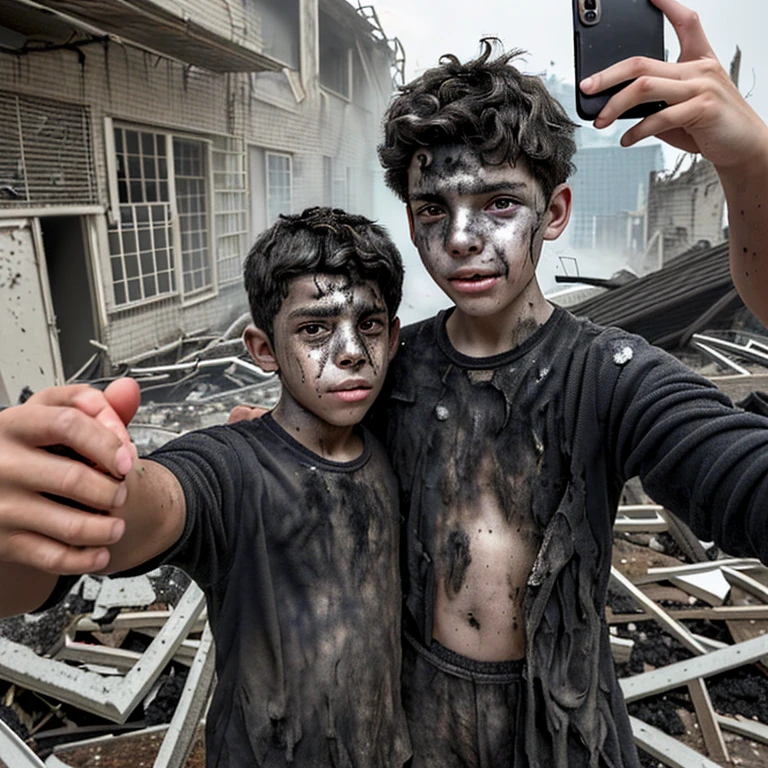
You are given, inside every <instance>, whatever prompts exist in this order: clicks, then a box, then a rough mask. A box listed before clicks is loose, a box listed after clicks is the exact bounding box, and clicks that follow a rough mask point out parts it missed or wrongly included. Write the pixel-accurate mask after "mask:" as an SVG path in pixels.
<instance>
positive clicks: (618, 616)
mask: <svg viewBox="0 0 768 768" xmlns="http://www.w3.org/2000/svg"><path fill="white" fill-rule="evenodd" d="M666 614H667V616H669V617H670V618H672V619H675V620H676V621H684V620H686V619H690V620H694V619H707V620H709V621H729V620H732V619H752V620H760V619H768V606H766V605H718V606H715V607H713V608H673V609H670V610H669V611H666ZM605 617H606V620H607V622H608V623H609V624H626V623H628V622H630V621H648V620H649V619H651V618H652V617H651V616H650V614H649V613H648V612H647V611H644V612H642V613H613V612H612V611H610V609H606V612H605Z"/></svg>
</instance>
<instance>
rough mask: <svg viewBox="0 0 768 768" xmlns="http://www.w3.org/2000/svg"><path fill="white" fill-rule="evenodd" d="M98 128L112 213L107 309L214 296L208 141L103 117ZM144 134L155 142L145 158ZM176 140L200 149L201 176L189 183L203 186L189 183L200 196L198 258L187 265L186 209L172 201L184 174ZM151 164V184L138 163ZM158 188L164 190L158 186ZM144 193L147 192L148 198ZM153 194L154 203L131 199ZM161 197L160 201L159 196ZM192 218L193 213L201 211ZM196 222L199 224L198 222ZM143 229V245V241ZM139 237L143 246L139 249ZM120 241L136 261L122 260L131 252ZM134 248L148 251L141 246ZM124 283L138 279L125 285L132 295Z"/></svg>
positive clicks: (143, 166) (187, 301) (189, 258)
mask: <svg viewBox="0 0 768 768" xmlns="http://www.w3.org/2000/svg"><path fill="white" fill-rule="evenodd" d="M104 124H105V135H106V136H107V137H108V139H107V141H106V142H105V145H106V146H105V148H106V153H107V175H108V183H109V192H110V198H111V203H112V205H111V214H112V215H111V217H110V221H109V224H108V228H107V229H108V242H109V255H110V266H111V270H112V271H111V275H110V283H111V286H112V295H111V299H112V306H111V310H113V311H119V310H123V309H132V308H134V307H137V306H141V305H145V304H149V303H152V302H155V301H157V300H163V299H167V298H169V297H174V296H178V297H180V298H181V300H182V302H183V303H184V304H185V305H188V304H190V303H195V302H197V301H203V300H208V299H210V298H212V297H213V296H215V295H216V294H217V292H218V280H217V273H218V270H217V269H214V252H215V250H214V247H213V239H214V226H213V225H212V224H215V221H212V220H213V219H215V210H213V208H214V203H213V198H214V191H213V184H212V176H213V170H212V169H213V160H212V148H211V145H212V141H211V138H210V137H208V136H200V135H195V134H190V133H185V132H181V131H172V130H168V129H167V128H165V127H162V126H153V125H144V124H141V125H140V124H135V123H130V122H123V121H114V120H112V119H111V118H105V121H104ZM118 132H120V133H118ZM130 132H135V133H136V134H138V136H137V139H136V147H137V149H138V152H137V153H133V152H131V153H129V152H127V151H126V150H127V149H128V146H127V142H128V134H129V133H130ZM148 135H153V136H154V137H155V139H154V152H155V153H154V154H153V155H147V156H146V157H145V143H144V142H145V139H144V136H148ZM118 136H119V138H118ZM146 141H148V140H146ZM161 141H162V149H161V146H160V145H161ZM123 142H125V144H124V143H123ZM175 142H178V143H179V144H181V143H182V142H183V143H186V144H189V145H195V146H198V147H199V148H200V164H201V165H202V168H201V169H200V170H201V173H199V174H198V175H197V176H195V177H194V178H195V181H197V182H202V186H201V185H200V183H198V184H196V185H194V186H195V187H196V190H195V191H196V193H197V194H198V197H199V194H201V193H202V194H203V195H204V198H203V199H204V219H205V221H204V226H203V227H198V228H197V230H198V231H197V235H198V238H197V247H196V249H195V250H196V251H197V252H198V253H199V254H200V258H199V259H198V260H197V262H196V261H195V260H194V254H192V251H191V249H190V248H186V247H185V245H186V244H190V245H191V243H187V241H186V238H185V237H184V235H185V234H187V233H185V232H184V231H183V227H184V221H185V217H186V216H187V215H189V214H190V212H189V211H186V210H181V211H180V210H179V208H180V207H182V208H184V205H183V204H182V205H181V206H180V204H179V203H180V200H179V195H178V192H179V190H178V186H177V176H179V180H182V179H184V178H187V177H185V176H181V175H179V174H177V173H176V163H177V158H176V157H175V150H174V146H175ZM152 160H154V168H155V170H156V174H157V178H156V179H153V178H151V175H150V176H147V175H146V174H145V171H146V167H147V166H146V163H145V161H150V163H151V162H152ZM121 161H122V166H121V165H120V163H121ZM131 161H132V162H131ZM163 168H164V171H163ZM121 171H122V172H121ZM163 173H165V175H163ZM122 177H124V178H125V182H124V183H125V186H123V185H122V184H121V182H123V178H122ZM189 178H191V177H189ZM153 181H156V182H157V187H155V188H153V187H152V186H151V183H152V182H153ZM148 182H149V183H150V185H149V186H148ZM164 184H165V185H166V186H163V185H164ZM150 190H152V192H151V194H150V193H149V191H150ZM153 195H154V196H155V197H157V198H158V199H157V200H146V199H142V200H138V199H137V200H136V201H134V200H133V199H132V198H133V197H134V196H136V197H137V198H139V197H141V198H147V197H151V196H153ZM163 195H164V196H165V198H167V199H159V198H162V197H163ZM139 207H146V211H145V210H141V211H139V210H138V208H139ZM192 213H195V214H197V215H198V216H199V214H200V211H194V212H192ZM195 223H197V224H200V223H201V222H200V220H197V221H196V222H195ZM141 224H145V225H150V226H149V227H146V226H145V227H143V228H142V227H140V226H139V225H141ZM147 231H148V232H149V241H147V235H146V232H147ZM161 232H162V233H163V234H164V238H163V239H164V242H165V245H164V244H163V243H162V242H161V243H159V244H158V243H157V237H158V235H159V234H160V233H161ZM141 233H145V234H141ZM201 237H202V239H201ZM141 240H143V241H144V242H143V244H142V243H141ZM126 244H127V245H128V246H131V247H132V246H133V245H135V248H136V250H135V256H136V260H135V263H134V262H133V260H131V261H126V256H133V255H134V251H132V250H131V249H130V247H129V248H128V249H126V247H125V246H126ZM141 245H145V246H148V247H146V248H142V247H140V246H141ZM165 251H168V259H167V260H166V258H165V256H164V252H165ZM195 275H202V276H203V280H198V281H197V282H198V284H197V285H195V284H194V283H195V280H194V276H195ZM190 276H192V277H190ZM129 280H131V281H138V282H137V283H134V286H133V287H132V290H133V293H131V286H130V285H129ZM121 283H122V286H121V285H120V284H121ZM148 288H149V290H147V289H148ZM153 288H154V291H153V290H152V289H153Z"/></svg>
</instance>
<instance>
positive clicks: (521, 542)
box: [379, 0, 768, 768]
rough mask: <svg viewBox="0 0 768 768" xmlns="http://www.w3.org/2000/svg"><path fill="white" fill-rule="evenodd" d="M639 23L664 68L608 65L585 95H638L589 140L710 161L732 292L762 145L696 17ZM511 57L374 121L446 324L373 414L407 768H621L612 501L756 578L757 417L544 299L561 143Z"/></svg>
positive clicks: (549, 108)
mask: <svg viewBox="0 0 768 768" xmlns="http://www.w3.org/2000/svg"><path fill="white" fill-rule="evenodd" d="M654 1H655V2H656V4H657V5H658V6H659V7H660V8H661V9H662V10H663V11H664V12H665V13H666V14H667V16H668V17H669V19H670V20H671V21H672V23H673V24H674V26H675V28H676V29H677V31H678V35H679V36H680V40H681V47H682V57H681V62H679V63H676V64H670V63H666V62H653V61H649V60H645V59H636V60H631V61H628V62H622V63H621V64H618V65H616V66H615V67H614V68H612V69H611V70H606V71H605V72H603V73H602V74H601V75H598V76H596V78H595V80H594V81H593V82H590V83H584V84H582V87H583V88H584V89H585V90H590V92H595V91H598V90H601V89H602V88H604V87H610V86H612V85H616V84H618V83H621V82H625V81H628V80H632V79H633V78H636V79H635V80H634V83H633V84H632V85H630V86H628V87H627V88H626V89H624V90H623V91H621V92H620V93H619V94H618V95H616V96H614V97H613V99H612V100H611V101H610V102H609V104H608V105H607V106H606V107H605V109H604V111H603V113H602V114H601V116H600V117H599V118H598V120H597V125H598V126H604V125H607V124H610V123H611V122H612V121H613V120H615V119H616V118H617V117H618V116H619V115H620V114H622V113H623V112H624V111H626V110H627V109H628V108H629V107H630V106H633V105H635V104H637V103H639V102H641V101H665V102H666V103H667V104H668V106H667V107H666V108H665V109H664V110H662V111H661V112H659V113H658V114H656V115H653V116H651V117H648V118H646V119H645V120H643V121H642V122H640V123H639V124H638V125H636V126H635V127H633V128H632V129H630V131H629V132H628V133H627V134H626V135H625V137H624V143H626V144H630V143H634V142H635V141H637V140H639V139H640V138H643V137H645V136H648V135H652V134H656V135H659V136H661V137H662V138H663V139H665V140H667V141H669V142H671V143H674V144H676V145H677V146H683V147H686V148H689V149H693V148H698V149H700V150H701V151H702V152H703V153H704V154H705V155H706V156H707V157H709V158H710V159H711V160H712V162H713V163H715V165H716V167H717V169H718V172H719V173H720V177H721V179H722V182H723V185H724V187H725V191H726V195H727V199H728V203H729V211H730V220H731V253H732V264H733V266H734V270H736V271H738V270H739V269H740V265H741V263H742V259H743V254H744V253H745V252H747V250H748V251H749V253H750V254H752V253H754V254H755V256H754V257H753V258H761V257H762V258H763V259H764V258H765V251H766V249H765V244H764V239H765V238H764V235H763V233H764V232H765V226H766V221H767V219H766V214H765V213H764V212H763V210H762V208H765V207H766V206H768V194H766V184H765V179H766V178H768V129H766V126H765V125H764V124H763V123H762V121H760V120H759V118H757V116H756V115H755V114H754V113H753V112H752V111H751V110H750V109H749V107H747V105H746V104H745V102H744V100H743V99H742V98H741V96H740V95H739V94H738V92H737V91H736V89H735V88H734V87H733V85H732V84H731V83H730V81H729V80H728V77H727V75H725V73H724V72H723V71H722V68H721V67H719V65H718V64H717V62H716V60H715V59H714V56H713V54H712V52H711V50H710V49H709V46H708V44H707V41H706V38H705V37H704V34H703V32H702V30H701V27H700V26H699V24H698V20H697V19H696V17H695V15H693V14H691V13H690V12H689V11H688V10H687V9H685V8H683V7H682V6H680V5H679V4H678V3H676V2H674V0H654ZM515 55H516V54H515V53H510V54H506V55H501V56H499V57H498V58H492V50H491V45H490V43H488V42H486V43H485V48H484V51H483V53H482V55H481V56H480V57H479V58H477V59H475V60H473V61H469V62H467V63H461V62H460V61H459V60H458V59H456V58H455V57H453V56H446V57H443V59H442V60H441V63H440V66H438V67H436V68H434V69H430V70H428V71H426V72H425V73H424V74H423V75H421V76H420V77H419V78H417V79H416V80H415V81H414V82H412V83H410V84H409V85H406V86H405V87H404V88H402V89H401V91H400V93H399V94H398V95H397V97H396V98H395V99H394V101H393V103H392V104H391V106H390V108H389V110H388V112H387V114H386V117H385V140H384V143H383V144H382V145H381V147H380V149H379V156H380V160H381V163H382V165H383V167H384V169H385V171H386V180H387V182H388V184H389V186H390V187H391V189H392V190H393V191H394V192H395V193H396V194H397V195H398V196H399V197H400V199H401V200H402V201H403V202H404V203H405V206H406V212H407V216H408V221H409V225H410V231H411V237H412V240H413V242H414V244H415V246H416V248H417V249H418V251H419V254H420V256H421V259H422V261H423V263H424V265H425V267H426V269H427V271H428V272H429V274H430V275H431V277H432V278H433V280H434V281H435V282H436V283H437V285H438V286H439V287H440V288H441V289H442V290H443V291H444V292H445V293H446V294H447V296H448V297H449V298H450V299H451V301H452V303H453V305H454V306H453V307H452V308H451V309H449V310H447V311H444V312H441V313H440V314H438V315H437V316H436V317H434V318H431V319H429V320H426V321H423V322H420V323H417V324H416V325H414V326H411V327H408V328H405V329H404V330H403V332H402V334H401V344H400V350H399V352H398V355H397V357H396V358H395V360H394V362H393V365H392V367H391V369H390V377H391V382H390V387H389V389H388V391H387V394H386V400H385V402H384V403H383V404H382V411H383V412H384V413H383V417H384V422H383V427H382V430H383V431H386V436H387V437H386V441H387V445H388V447H389V451H390V456H391V459H392V462H393V466H394V468H395V472H396V474H397V476H398V479H399V481H400V485H401V496H402V513H403V515H404V518H405V537H404V542H405V561H406V566H405V573H404V589H405V615H404V620H403V624H404V637H405V643H404V659H403V678H402V680H403V696H404V706H405V709H406V713H407V715H408V720H409V727H410V731H411V737H412V743H413V749H414V760H413V767H414V768H468V767H471V768H475V767H476V766H477V767H483V768H486V767H487V768H491V767H494V768H496V767H497V766H515V768H520V767H521V766H522V767H524V768H528V767H530V768H533V767H534V766H536V767H537V768H540V767H545V766H546V768H581V767H582V766H583V767H584V768H586V767H587V766H613V767H614V768H617V767H619V766H637V765H638V758H637V754H636V750H635V747H634V745H633V742H632V734H631V728H630V723H629V719H628V716H627V711H626V707H625V705H624V701H623V697H622V695H621V690H620V688H619V685H618V681H617V679H616V674H615V671H614V668H613V664H612V661H611V652H610V646H609V636H608V631H607V625H606V622H605V618H604V608H605V603H606V595H607V589H608V582H609V576H610V564H611V546H612V524H613V520H614V517H615V514H616V508H617V504H618V501H619V495H620V492H621V489H622V485H623V483H624V481H625V480H626V479H628V478H630V477H633V476H635V475H639V476H640V477H641V478H642V480H643V482H644V484H645V487H646V489H647V491H648V492H649V493H650V495H651V496H652V497H653V498H654V499H655V500H656V501H657V502H659V503H660V504H664V505H665V506H666V507H667V508H669V509H671V510H673V511H675V512H677V513H678V514H679V515H681V516H682V517H683V518H684V519H685V520H687V521H688V523H689V524H690V525H691V526H692V528H693V529H694V531H696V532H697V533H698V534H699V535H700V536H701V537H702V538H706V539H715V540H716V541H717V542H718V543H719V544H720V545H721V546H722V547H723V548H724V549H725V550H726V551H728V552H730V553H733V554H743V555H757V556H760V557H761V558H762V559H763V560H766V561H768V539H767V538H766V537H765V530H766V525H767V521H768V517H767V515H766V506H767V505H768V421H766V420H764V419H761V418H759V417H757V416H752V415H748V414H746V413H744V412H743V411H741V410H739V409H735V408H734V407H733V406H732V404H731V403H730V402H729V401H728V399H727V398H726V397H725V396H724V395H723V394H722V393H720V392H719V391H718V390H717V389H715V388H714V387H713V386H712V385H711V384H710V383H708V382H707V381H706V380H704V379H702V378H700V377H698V376H696V375H694V374H693V373H692V372H691V371H690V370H689V369H688V368H687V367H685V366H684V365H682V364H681V363H679V362H678V361H677V360H675V359H674V358H672V357H671V356H669V355H667V354H666V353H664V352H663V351H661V350H659V349H657V348H654V347H652V346H650V345H649V344H647V343H646V342H645V341H644V340H643V339H641V338H639V337H636V336H633V335H631V334H628V333H625V332H624V331H621V330H618V329H604V328H600V327H597V326H595V325H594V324H592V323H590V322H588V321H586V320H583V319H578V318H576V317H574V316H573V315H571V314H569V313H568V312H567V311H564V310H563V309H560V308H557V307H553V306H552V305H551V304H550V303H549V302H548V301H547V300H546V299H545V298H544V296H543V293H542V291H541V288H540V286H539V284H538V282H537V278H536V267H537V264H538V261H539V257H540V255H541V250H542V245H543V242H544V241H545V240H554V239H555V238H557V237H558V236H559V235H560V234H561V233H562V232H563V230H564V229H565V227H566V225H567V223H568V218H569V214H570V209H571V190H570V188H569V187H568V185H567V179H568V176H569V175H570V173H571V172H572V170H573V165H572V162H571V161H572V157H573V154H574V151H575V144H574V141H573V132H574V125H573V124H572V122H571V120H570V119H569V118H568V117H567V115H566V113H565V111H564V110H563V109H562V107H561V106H560V105H559V104H558V103H557V102H556V101H555V100H554V99H553V98H552V97H551V96H550V94H549V93H548V92H547V90H546V88H545V87H544V84H543V83H542V81H541V80H540V79H539V78H537V77H531V76H527V75H524V74H522V73H521V72H519V71H518V70H517V69H516V68H515V67H514V66H513V65H512V63H511V62H512V60H513V59H514V57H515ZM753 271H754V270H753ZM742 288H743V286H742ZM742 293H744V294H745V295H748V294H749V291H748V290H744V289H743V290H742ZM752 295H756V294H752ZM765 295H766V294H763V298H762V299H757V300H756V301H753V302H752V303H753V304H754V305H755V306H757V308H758V309H762V310H763V316H765V315H766V313H765V311H764V310H765V305H766V299H765Z"/></svg>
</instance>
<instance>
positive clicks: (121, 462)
mask: <svg viewBox="0 0 768 768" xmlns="http://www.w3.org/2000/svg"><path fill="white" fill-rule="evenodd" d="M132 468H133V456H132V455H131V449H130V448H128V446H126V445H121V446H120V447H119V448H118V449H117V453H116V454H115V469H116V470H117V472H118V474H120V475H122V476H123V477H125V475H127V474H128V473H129V472H130V471H131V469H132Z"/></svg>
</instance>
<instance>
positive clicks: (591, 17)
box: [584, 11, 597, 22]
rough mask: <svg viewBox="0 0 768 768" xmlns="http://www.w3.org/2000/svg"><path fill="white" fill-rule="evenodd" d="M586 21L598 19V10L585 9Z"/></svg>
mask: <svg viewBox="0 0 768 768" xmlns="http://www.w3.org/2000/svg"><path fill="white" fill-rule="evenodd" d="M584 21H586V22H592V21H597V11H585V12H584Z"/></svg>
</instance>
